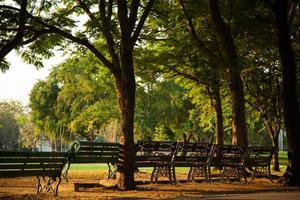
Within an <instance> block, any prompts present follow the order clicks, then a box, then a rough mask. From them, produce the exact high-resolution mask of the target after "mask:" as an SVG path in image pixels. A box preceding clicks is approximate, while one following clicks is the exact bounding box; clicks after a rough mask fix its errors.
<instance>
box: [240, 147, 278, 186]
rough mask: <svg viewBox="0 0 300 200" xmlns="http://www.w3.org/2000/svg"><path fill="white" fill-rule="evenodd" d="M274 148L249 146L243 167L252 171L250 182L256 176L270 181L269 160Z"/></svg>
mask: <svg viewBox="0 0 300 200" xmlns="http://www.w3.org/2000/svg"><path fill="white" fill-rule="evenodd" d="M273 153H274V148H273V147H271V146H251V147H249V151H248V155H247V158H246V160H245V167H247V168H249V169H252V172H251V173H252V180H254V178H255V177H256V176H266V177H267V178H269V180H270V181H272V177H271V167H270V165H271V159H272V156H273Z"/></svg>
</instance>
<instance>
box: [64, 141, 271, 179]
mask: <svg viewBox="0 0 300 200" xmlns="http://www.w3.org/2000/svg"><path fill="white" fill-rule="evenodd" d="M135 150H136V155H135V164H136V168H137V169H138V168H142V167H152V168H153V170H152V174H151V182H152V183H153V182H157V180H158V178H159V177H160V176H167V177H168V178H169V182H170V183H172V184H173V183H174V184H176V182H177V180H176V173H175V169H176V168H178V167H189V168H190V170H189V173H188V177H187V179H188V181H192V180H194V179H195V177H197V176H203V177H204V178H205V180H206V181H207V182H212V175H211V168H212V167H215V168H218V169H220V170H221V172H222V174H221V179H222V180H223V179H224V178H225V177H226V178H227V179H229V178H231V177H234V178H237V179H238V180H239V182H240V181H241V175H243V177H244V180H245V182H246V183H247V176H246V169H251V170H252V179H254V178H255V176H256V175H258V174H260V175H265V176H267V177H268V178H269V179H270V180H272V179H271V171H270V161H271V158H272V155H273V151H274V149H273V148H272V147H262V146H252V147H240V146H234V145H215V144H208V143H182V142H165V141H164V142H162V141H139V142H138V143H137V144H136V146H135ZM70 152H71V154H70V155H71V157H70V159H69V160H70V162H69V165H70V164H71V163H107V164H108V168H109V170H108V178H114V177H115V175H116V169H117V167H116V166H117V165H118V155H119V144H117V143H101V142H83V141H81V142H76V143H74V144H73V146H72V148H71V151H70Z"/></svg>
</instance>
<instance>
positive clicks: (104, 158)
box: [68, 141, 119, 191]
mask: <svg viewBox="0 0 300 200" xmlns="http://www.w3.org/2000/svg"><path fill="white" fill-rule="evenodd" d="M118 158H119V144H118V143H111V142H90V141H77V142H74V143H73V145H72V147H71V150H70V151H69V156H68V169H69V167H70V165H71V164H87V163H106V164H107V166H108V176H107V178H108V179H111V178H112V179H115V178H116V172H117V167H116V164H117V162H118ZM82 185H84V184H82ZM74 187H75V191H79V188H80V187H81V184H79V183H74Z"/></svg>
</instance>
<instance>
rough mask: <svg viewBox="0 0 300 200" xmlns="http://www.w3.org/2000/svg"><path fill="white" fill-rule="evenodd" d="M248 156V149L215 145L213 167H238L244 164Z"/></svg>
mask: <svg viewBox="0 0 300 200" xmlns="http://www.w3.org/2000/svg"><path fill="white" fill-rule="evenodd" d="M246 156H247V147H242V146H235V145H218V144H216V145H214V150H213V153H212V158H211V166H215V167H222V166H236V165H241V164H244V162H245V159H246Z"/></svg>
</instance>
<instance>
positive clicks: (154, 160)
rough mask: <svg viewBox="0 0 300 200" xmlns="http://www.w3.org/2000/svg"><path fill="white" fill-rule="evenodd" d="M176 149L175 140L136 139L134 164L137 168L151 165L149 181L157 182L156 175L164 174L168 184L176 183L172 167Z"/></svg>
mask: <svg viewBox="0 0 300 200" xmlns="http://www.w3.org/2000/svg"><path fill="white" fill-rule="evenodd" d="M176 151H177V142H167V141H138V143H137V144H136V156H135V165H136V167H137V168H141V167H153V171H152V174H151V183H157V180H158V177H160V176H166V177H168V178H169V182H170V184H173V183H174V184H176V175H175V168H174V167H173V165H174V161H175V156H176Z"/></svg>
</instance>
